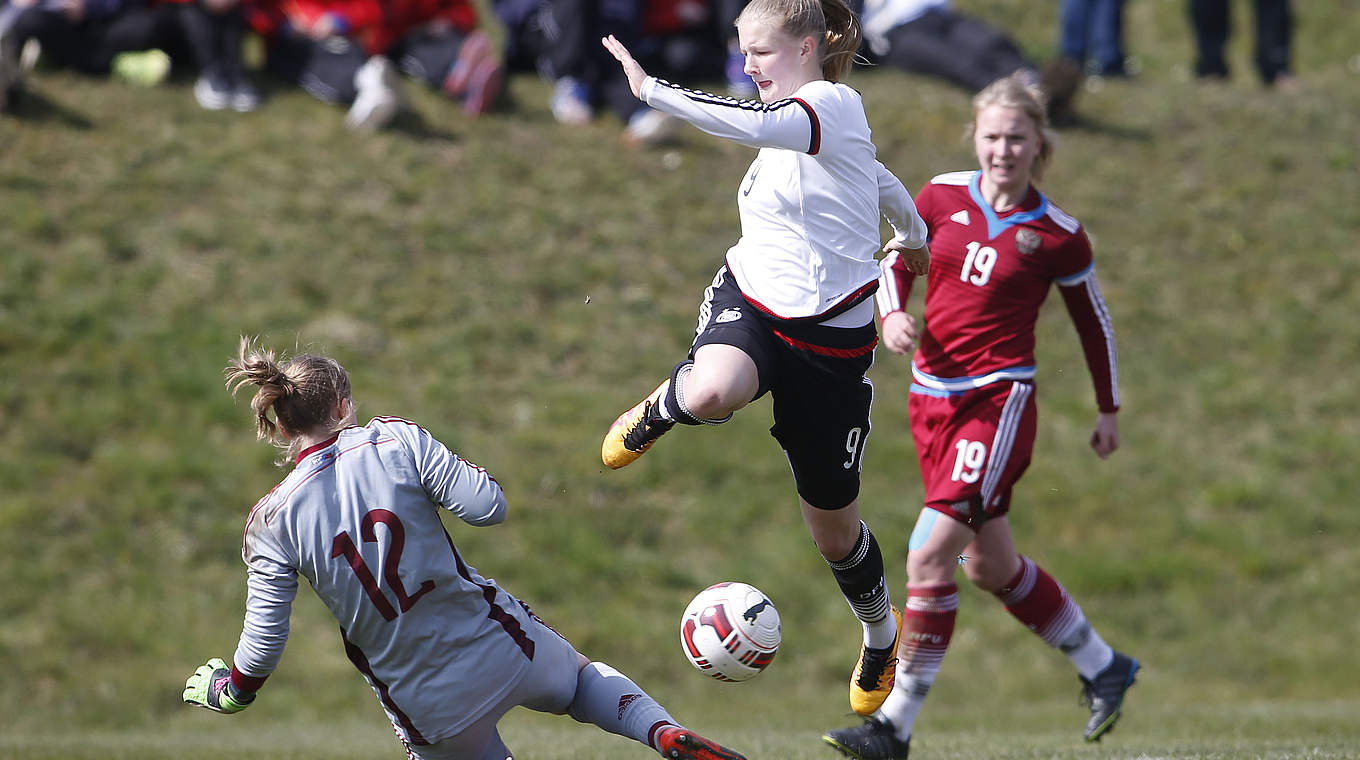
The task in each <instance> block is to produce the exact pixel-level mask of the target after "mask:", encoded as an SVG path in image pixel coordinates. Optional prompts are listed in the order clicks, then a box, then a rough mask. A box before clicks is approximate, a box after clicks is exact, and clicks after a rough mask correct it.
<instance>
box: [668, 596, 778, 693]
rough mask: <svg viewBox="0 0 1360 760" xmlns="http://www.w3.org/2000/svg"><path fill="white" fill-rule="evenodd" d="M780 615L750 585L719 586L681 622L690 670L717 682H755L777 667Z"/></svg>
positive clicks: (699, 599)
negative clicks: (750, 680)
mask: <svg viewBox="0 0 1360 760" xmlns="http://www.w3.org/2000/svg"><path fill="white" fill-rule="evenodd" d="M780 640H781V633H780V628H779V611H778V610H776V609H775V607H774V604H772V603H771V602H770V598H769V597H767V596H765V594H764V593H762V592H761V591H760V589H758V588H756V587H755V586H752V585H750V584H748V583H738V582H724V583H715V584H713V585H712V586H709V587H708V588H706V589H704V590H703V591H700V592H699V594H698V595H697V596H695V597H694V600H693V601H691V602H690V603H689V606H688V607H686V608H685V614H684V616H683V617H681V618H680V647H681V649H683V650H684V652H685V657H687V658H688V659H689V661H690V664H691V665H693V666H694V667H696V668H698V669H699V671H700V672H701V673H704V674H707V675H709V676H712V677H713V678H716V679H718V680H719V681H745V680H747V679H749V678H754V677H755V676H756V675H758V674H759V673H760V671H762V670H764V669H765V668H766V667H768V666H769V664H770V663H771V662H773V661H774V656H775V653H776V652H778V651H779V642H780Z"/></svg>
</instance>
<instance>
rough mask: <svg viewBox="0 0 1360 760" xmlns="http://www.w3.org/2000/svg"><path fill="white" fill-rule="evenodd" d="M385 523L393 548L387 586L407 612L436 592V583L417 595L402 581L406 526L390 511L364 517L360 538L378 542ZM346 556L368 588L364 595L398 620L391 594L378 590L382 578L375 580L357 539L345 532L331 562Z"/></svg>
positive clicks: (385, 574) (426, 584) (388, 617)
mask: <svg viewBox="0 0 1360 760" xmlns="http://www.w3.org/2000/svg"><path fill="white" fill-rule="evenodd" d="M378 523H382V524H383V525H386V526H387V535H388V537H389V538H390V539H391V542H392V547H391V549H390V550H389V551H388V553H387V561H386V562H384V563H383V578H384V579H386V581H387V585H389V586H391V587H392V591H393V592H394V593H395V594H396V595H397V604H398V605H399V606H400V607H401V611H402V612H406V611H408V610H410V609H411V607H413V606H415V603H416V602H418V601H420V597H422V596H424V595H425V594H426V593H428V592H430V591H433V590H434V581H432V580H427V581H425V582H424V583H421V584H420V588H419V589H417V590H416V593H415V594H414V595H408V594H407V593H406V586H405V585H404V584H403V583H402V582H401V575H400V574H399V573H398V571H397V568H398V565H400V564H401V552H402V550H403V549H405V548H406V527H405V526H403V525H402V524H401V519H400V518H398V517H397V516H396V515H395V514H393V513H392V512H390V511H388V510H386V509H374V510H372V511H370V512H369V513H368V514H366V515H364V519H363V521H362V522H361V523H360V525H359V537H360V538H361V539H363V541H364V542H365V543H377V541H378V533H377V531H376V530H374V526H375V525H377V524H378ZM336 557H344V558H345V559H346V560H348V561H349V566H350V568H351V569H352V570H354V574H355V575H356V576H357V577H358V578H359V584H360V585H362V586H363V587H364V593H365V594H367V595H368V598H369V599H370V600H372V601H373V605H374V606H375V607H377V608H378V612H379V613H381V614H382V616H383V619H384V620H387V621H389V622H390V621H392V620H396V619H397V615H398V614H399V613H398V612H397V609H396V608H395V607H393V606H392V602H391V601H389V600H388V598H387V595H386V594H384V593H383V590H382V589H381V588H379V587H378V579H377V578H376V577H374V575H373V571H372V570H369V569H368V563H367V562H364V558H363V555H361V554H359V547H357V546H355V545H354V539H353V538H350V535H349V531H344V532H342V533H341V534H340V535H338V536H336V537H335V541H334V542H332V543H331V559H335V558H336Z"/></svg>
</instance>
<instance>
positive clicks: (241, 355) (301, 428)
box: [223, 335, 353, 466]
mask: <svg viewBox="0 0 1360 760" xmlns="http://www.w3.org/2000/svg"><path fill="white" fill-rule="evenodd" d="M255 341H256V339H255V338H248V337H246V336H244V335H243V336H241V344H240V347H239V349H238V352H237V357H236V358H235V359H232V360H231V361H230V362H228V363H227V366H226V369H224V370H223V372H224V374H226V377H227V387H228V388H229V389H231V395H232V396H235V395H236V394H237V393H238V392H239V391H240V390H241V386H243V385H246V384H247V383H249V384H253V385H258V386H259V387H260V389H259V390H258V391H256V392H255V397H254V398H252V399H251V400H250V408H251V409H252V410H254V412H255V435H256V437H257V438H259V439H260V440H262V441H269V442H270V443H272V444H274V445H275V446H278V447H279V448H280V449H282V450H283V455H282V457H281V458H280V459H279V461H278V464H279V465H280V466H283V465H286V464H288V463H289V462H291V461H292V460H293V459H294V458H296V456H297V454H298V452H299V451H300V450H301V448H302V441H301V440H300V439H299V438H298V434H300V433H307V432H311V431H314V430H316V429H317V428H318V427H322V426H324V428H325V430H326V432H327V433H335V432H338V431H339V430H340V429H341V428H343V427H344V426H345V424H346V423H345V420H344V419H338V418H337V417H336V416H335V414H334V411H333V410H334V409H335V405H336V403H337V402H339V401H342V400H344V399H349V398H351V395H352V394H351V390H350V383H349V373H348V372H346V371H345V368H344V367H342V366H340V362H337V361H336V360H334V359H331V358H330V357H327V356H318V355H316V354H298V355H297V356H294V357H293V358H291V359H286V360H285V359H280V358H276V356H275V354H274V350H273V349H271V348H261V347H258V346H256V345H255ZM351 403H353V401H352V400H351ZM270 410H273V412H274V420H271V419H270V418H269V412H270ZM275 420H277V424H275ZM280 428H282V430H280ZM284 433H286V435H284Z"/></svg>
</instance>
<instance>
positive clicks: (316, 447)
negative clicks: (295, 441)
mask: <svg viewBox="0 0 1360 760" xmlns="http://www.w3.org/2000/svg"><path fill="white" fill-rule="evenodd" d="M339 438H340V434H339V433H337V434H335V435H333V436H331V437H330V438H327V439H326V440H324V441H322V442H321V443H314V444H312V445H311V446H308V447H307V448H305V449H303V450H302V451H299V452H298V455H297V459H294V460H293V464H295V465H298V464H302V460H304V459H306V458H307V457H309V456H311V455H312V454H315V453H316V452H318V451H320V450H322V449H324V448H326V447H328V446H331V445H333V444H334V443H335V441H336V440H337V439H339Z"/></svg>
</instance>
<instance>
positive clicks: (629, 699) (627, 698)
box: [619, 694, 642, 720]
mask: <svg viewBox="0 0 1360 760" xmlns="http://www.w3.org/2000/svg"><path fill="white" fill-rule="evenodd" d="M639 699H642V695H641V694H624V695H623V696H622V697H619V720H623V711H624V710H627V709H628V705H631V704H633V703H634V702H636V701H638V700H639Z"/></svg>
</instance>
